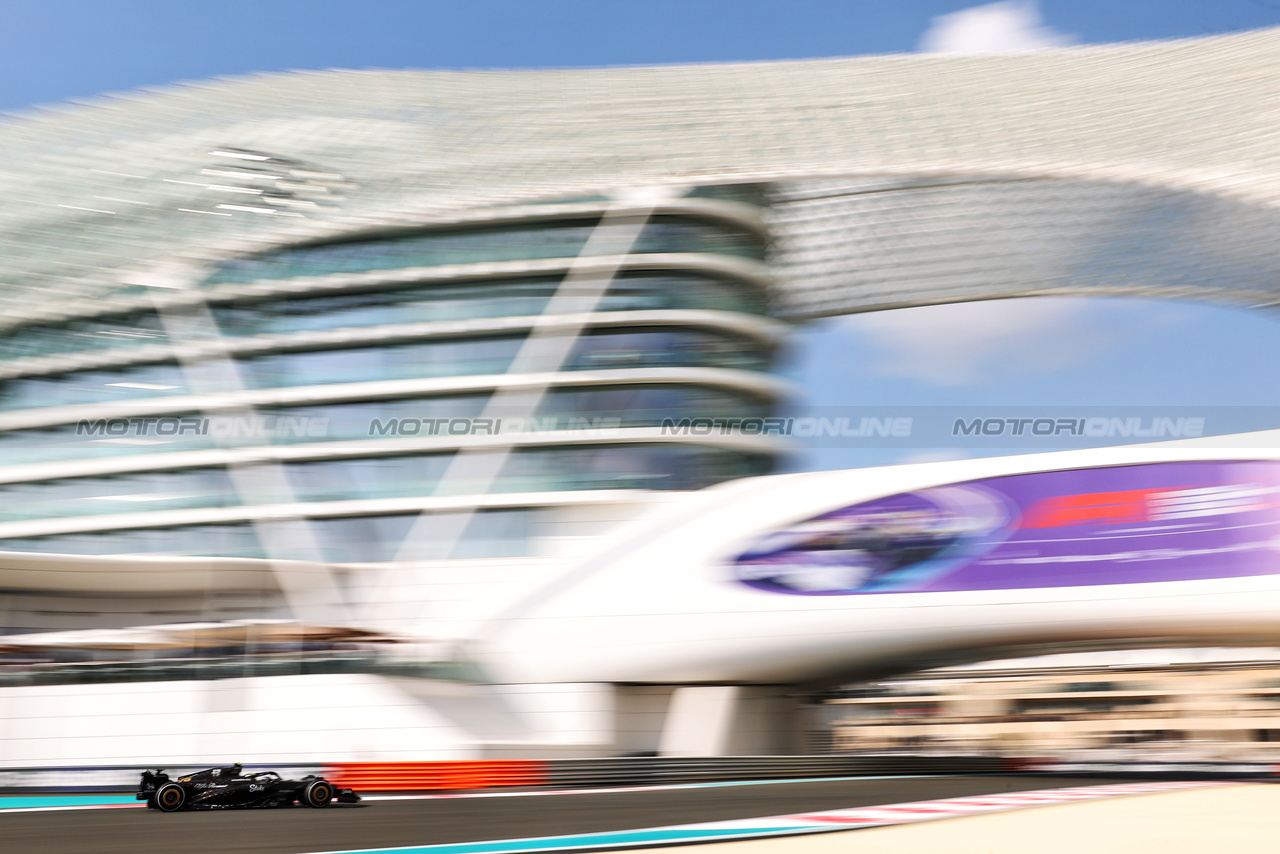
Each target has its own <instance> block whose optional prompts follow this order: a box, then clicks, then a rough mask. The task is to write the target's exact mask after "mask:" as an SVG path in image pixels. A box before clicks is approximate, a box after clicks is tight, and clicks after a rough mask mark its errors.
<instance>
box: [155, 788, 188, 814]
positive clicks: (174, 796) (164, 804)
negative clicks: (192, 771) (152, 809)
mask: <svg viewBox="0 0 1280 854" xmlns="http://www.w3.org/2000/svg"><path fill="white" fill-rule="evenodd" d="M154 800H155V804H156V809H158V810H160V811H161V812H177V811H178V810H180V809H182V808H183V807H184V806H186V803H187V790H186V789H184V788H182V787H181V786H179V785H178V784H177V783H165V784H164V785H163V786H161V787H160V788H158V789H156V794H155V798H154Z"/></svg>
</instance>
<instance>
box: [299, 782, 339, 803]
mask: <svg viewBox="0 0 1280 854" xmlns="http://www.w3.org/2000/svg"><path fill="white" fill-rule="evenodd" d="M333 794H334V793H333V786H331V785H329V781H328V780H312V781H311V782H309V783H307V785H306V787H305V788H303V790H302V802H303V803H304V804H306V805H307V806H309V807H314V808H315V809H324V808H325V807H327V806H329V804H331V803H333Z"/></svg>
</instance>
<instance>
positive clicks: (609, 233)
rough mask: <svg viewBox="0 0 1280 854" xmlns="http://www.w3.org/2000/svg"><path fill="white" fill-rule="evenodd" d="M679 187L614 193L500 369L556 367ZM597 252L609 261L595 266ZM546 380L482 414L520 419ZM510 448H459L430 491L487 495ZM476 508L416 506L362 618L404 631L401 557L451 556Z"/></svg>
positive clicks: (410, 574)
mask: <svg viewBox="0 0 1280 854" xmlns="http://www.w3.org/2000/svg"><path fill="white" fill-rule="evenodd" d="M684 192H685V190H684V188H652V189H650V188H646V189H645V190H643V191H634V192H631V193H628V194H626V195H619V196H618V197H616V200H615V202H614V203H613V205H611V206H610V208H608V209H606V211H605V212H604V214H602V216H601V218H600V221H599V222H598V223H597V224H596V227H595V228H594V229H593V230H592V232H591V234H590V235H589V236H588V238H587V240H586V242H585V243H584V244H583V246H582V249H581V250H580V251H579V253H578V256H577V258H576V259H575V262H574V263H573V264H571V265H570V267H569V269H568V271H567V272H566V274H565V276H564V278H563V279H562V280H561V281H560V283H559V285H558V286H557V287H556V290H555V292H554V293H553V294H552V296H551V298H550V299H549V300H548V301H547V304H546V305H545V306H544V308H543V311H542V314H541V316H540V318H539V320H538V323H537V324H536V325H534V327H533V328H532V329H531V330H530V332H529V335H528V337H527V338H525V340H524V342H523V344H522V345H521V346H520V349H519V350H518V351H517V353H516V355H515V358H514V359H513V360H512V362H511V365H510V367H509V368H508V370H507V373H508V374H513V375H514V374H546V375H551V374H555V373H556V372H558V371H560V370H561V369H562V368H563V367H564V365H565V364H566V363H567V362H568V360H569V357H570V355H571V354H572V353H573V349H574V347H575V346H576V345H577V343H578V341H579V340H580V338H581V334H582V331H583V329H584V328H585V327H586V325H587V323H588V322H589V321H588V318H589V316H590V315H591V314H592V313H593V312H595V311H596V309H597V307H598V306H599V304H600V301H601V300H602V299H603V298H604V296H605V294H606V293H607V292H608V290H609V288H610V286H611V285H612V284H613V280H614V278H615V277H616V275H617V272H618V270H619V269H620V268H621V266H622V263H623V261H624V259H625V258H626V256H628V255H629V254H630V253H631V250H632V248H633V247H634V246H635V244H636V241H637V240H638V239H639V237H640V235H641V234H642V233H643V231H644V229H645V226H646V225H647V224H648V222H649V219H650V217H651V216H652V213H653V210H654V208H655V207H656V205H657V204H659V203H660V202H661V201H663V200H664V199H668V198H672V197H674V196H679V195H683V193H684ZM601 256H607V257H611V258H613V259H615V260H614V262H613V263H612V264H608V265H603V266H602V265H601V264H600V263H599V259H600V257H601ZM550 385H551V381H550V380H548V381H547V382H543V383H538V384H536V385H533V386H530V387H525V388H521V389H497V390H495V392H494V393H493V395H492V396H491V397H490V398H489V400H488V402H487V403H486V404H485V408H484V412H483V417H485V418H528V417H531V416H533V415H535V414H536V413H537V411H538V408H539V407H540V406H541V404H542V400H543V398H544V397H545V395H546V392H547V390H548V388H549V387H550ZM511 451H512V448H511V446H503V447H501V448H498V449H493V450H488V449H486V450H480V449H475V450H468V449H465V448H464V449H461V450H459V451H458V452H457V453H456V454H455V455H454V457H453V459H452V460H450V462H449V465H448V467H447V468H446V469H445V472H444V474H443V475H442V476H441V478H440V480H439V482H438V483H437V485H436V489H435V492H434V494H435V495H437V496H447V495H459V494H470V495H483V494H485V493H488V492H489V491H490V490H491V489H492V487H493V484H494V481H495V480H496V479H497V478H498V476H499V474H500V473H501V471H502V469H503V467H504V466H505V465H506V463H507V460H508V459H509V457H510V455H511ZM476 512H477V511H476V510H475V509H474V508H468V509H466V510H460V511H449V512H434V513H433V512H430V511H424V512H423V513H422V514H421V515H419V516H418V518H417V520H416V521H415V522H414V524H413V526H412V527H411V528H410V530H409V532H408V533H407V534H406V536H405V539H404V542H403V543H402V544H401V546H400V549H399V551H398V552H397V553H396V556H395V562H396V564H398V565H399V567H398V568H397V567H394V566H393V567H391V568H388V570H387V572H385V573H384V574H383V577H382V579H381V580H380V583H379V584H378V585H377V586H376V588H375V591H371V592H374V593H375V595H376V596H377V598H378V599H385V601H369V602H368V603H367V604H368V606H369V607H370V608H371V609H372V610H371V612H370V614H369V616H370V617H371V618H372V619H373V620H374V621H376V622H378V623H380V624H383V625H384V626H386V627H387V628H391V625H387V624H388V623H390V624H392V625H394V627H395V628H396V629H398V630H401V631H407V632H412V631H413V630H414V629H415V628H416V627H417V625H418V623H419V622H420V620H421V619H422V612H423V609H424V608H426V607H429V605H430V603H428V602H423V601H418V600H416V599H415V598H414V597H413V596H412V594H410V595H409V596H408V597H406V595H405V594H406V593H410V591H412V590H413V589H414V585H413V584H412V581H413V579H414V576H416V575H417V572H416V571H415V570H414V569H413V568H412V567H410V566H406V563H407V562H412V561H422V560H433V559H442V558H448V557H450V556H451V555H453V553H454V551H455V549H456V548H457V545H458V543H459V542H460V541H461V539H462V537H463V535H464V534H465V532H466V529H467V527H468V526H469V525H470V524H471V522H472V520H473V519H474V518H475V515H476Z"/></svg>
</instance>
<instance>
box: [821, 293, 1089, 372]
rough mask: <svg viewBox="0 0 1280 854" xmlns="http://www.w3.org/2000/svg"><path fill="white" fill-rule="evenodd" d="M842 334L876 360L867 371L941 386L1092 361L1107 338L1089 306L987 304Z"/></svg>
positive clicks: (864, 317)
mask: <svg viewBox="0 0 1280 854" xmlns="http://www.w3.org/2000/svg"><path fill="white" fill-rule="evenodd" d="M838 323H839V324H840V328H841V329H842V330H844V331H845V332H847V333H849V334H853V335H857V336H859V337H861V338H863V339H865V340H868V341H869V342H871V343H872V345H873V346H874V347H876V349H877V350H879V352H880V358H879V360H878V361H877V363H876V364H875V365H874V366H873V370H875V372H876V373H878V374H880V375H882V376H890V377H901V378H903V379H912V380H917V381H923V382H926V383H930V384H932V385H940V386H963V385H972V384H975V383H979V382H985V381H989V380H990V379H992V377H993V375H1006V376H1007V375H1010V374H1021V373H1034V372H1037V371H1051V370H1055V369H1058V368H1062V367H1065V366H1067V365H1071V364H1074V363H1077V362H1082V361H1086V360H1088V359H1091V358H1093V357H1094V356H1096V355H1097V353H1098V352H1099V350H1100V349H1102V348H1105V347H1107V346H1108V345H1110V344H1111V343H1113V342H1112V341H1111V340H1109V339H1111V338H1112V335H1113V332H1112V330H1110V329H1107V328H1105V325H1104V324H1101V323H1099V318H1098V315H1097V310H1096V307H1095V306H1093V305H1092V301H1090V300H1082V299H1067V298H1053V297H1042V298H1038V299H1009V300H989V301H986V302H968V303H957V304H955V305H936V306H926V307H924V308H911V309H901V310H899V311H880V312H872V313H868V314H857V315H850V316H848V317H844V318H841V319H840V320H839V321H838Z"/></svg>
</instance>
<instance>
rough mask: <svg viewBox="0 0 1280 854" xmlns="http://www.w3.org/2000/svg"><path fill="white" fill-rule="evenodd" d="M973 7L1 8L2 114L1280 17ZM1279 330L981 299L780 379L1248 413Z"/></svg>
mask: <svg viewBox="0 0 1280 854" xmlns="http://www.w3.org/2000/svg"><path fill="white" fill-rule="evenodd" d="M977 5H979V4H977V3H972V2H968V3H966V2H946V0H898V2H884V0H875V2H873V0H843V2H840V0H830V2H823V0H776V1H775V0H642V2H630V3H623V2H608V0H544V1H543V2H534V0H465V2H458V0H452V1H451V2H429V0H363V2H358V3H357V2H354V0H219V2H205V0H39V1H38V2H32V0H5V2H4V3H3V4H0V81H2V82H0V110H8V111H21V110H24V109H26V108H29V107H31V106H32V105H36V104H42V103H50V102H56V101H61V100H66V99H72V98H78V97H88V96H92V95H95V94H98V93H101V92H108V91H118V90H124V89H132V88H137V87H141V86H148V85H162V84H165V83H168V82H172V81H177V80H189V79H199V78H206V77H213V76H219V75H236V74H246V73H251V72H254V71H283V70H289V69H311V68H535V67H574V66H596V65H628V64H660V63H682V62H717V61H732V60H764V59H785V58H800V57H817V56H839V55H855V54H874V53H895V52H907V51H914V50H917V49H919V48H920V47H922V46H930V45H932V46H934V47H939V46H941V47H950V48H951V49H954V48H955V47H956V46H957V45H959V46H960V47H961V48H963V47H964V46H965V45H970V46H972V45H974V44H977V45H978V47H979V48H982V47H989V46H995V47H1000V46H1003V45H1005V44H1006V42H1007V40H1008V39H1012V40H1013V41H1014V42H1015V43H1017V44H1020V45H1030V46H1036V45H1043V46H1048V45H1053V44H1068V43H1103V42H1114V41H1128V40H1141V39H1153V38H1179V37H1189V36H1202V35H1212V34H1216V33H1225V32H1233V31H1238V30H1245V29H1252V28H1257V27H1266V26H1276V25H1280V0H1160V2H1154V0H1145V1H1144V2H1139V1H1138V0H1041V2H1040V3H1039V4H1038V5H1037V4H1031V3H1014V4H1005V5H1004V6H1003V7H1001V8H1000V9H998V10H997V12H999V14H998V15H996V17H995V18H993V17H992V15H991V14H987V15H986V17H983V14H985V13H982V12H979V13H978V14H972V13H967V14H964V15H961V16H960V17H955V16H954V13H957V12H961V11H962V10H966V9H971V8H972V7H974V6H977ZM948 15H951V16H952V17H949V18H948V17H941V16H948ZM1019 16H1021V17H1019ZM1037 16H1038V20H1037ZM996 18H999V20H996ZM1002 28H1003V29H1002ZM984 39H986V40H987V41H984ZM975 40H976V41H975ZM1278 331H1280V329H1278V328H1277V327H1276V325H1275V322H1274V321H1273V320H1271V319H1270V318H1269V317H1266V316H1263V315H1261V314H1254V313H1249V312H1244V311H1240V310H1230V309H1224V308H1215V307H1207V306H1202V305H1196V304H1193V303H1171V302H1151V301H1142V300H1134V299H1124V300H1119V299H1117V300H1101V299H1094V300H1065V299H1055V300H1039V301H1019V302H1016V303H1008V302H1005V303H977V304H971V305H966V306H954V307H938V308H925V309H911V310H906V311H901V312H882V313H877V314H868V315H859V316H855V317H848V318H841V319H837V320H833V321H827V322H824V323H822V324H818V325H816V326H815V327H813V328H812V329H811V330H809V331H808V332H807V333H805V334H804V335H802V336H800V337H799V338H798V340H797V342H796V346H795V347H794V349H793V352H792V353H791V354H790V356H789V359H788V362H787V365H786V367H785V370H786V372H787V374H788V375H789V376H791V377H793V378H794V379H795V380H796V381H797V382H798V383H799V384H800V385H801V386H802V387H803V388H804V389H805V390H806V396H807V397H808V400H809V402H810V403H811V404H821V405H828V406H847V407H859V406H874V407H885V406H888V407H929V406H937V407H950V406H974V405H989V406H1011V407H1037V406H1083V407H1088V406H1153V407H1161V406H1181V407H1187V406H1191V407H1206V408H1221V407H1242V406H1259V407H1262V406H1271V405H1273V404H1276V403H1280V373H1278V372H1276V371H1274V370H1272V369H1271V367H1270V366H1271V365H1274V364H1280V335H1277V332H1278ZM1028 353H1030V354H1032V355H1033V357H1032V358H1027V357H1026V354H1028ZM1276 426H1280V419H1278V420H1277V422H1276ZM994 452H995V451H990V450H988V451H983V453H994ZM922 453H923V454H927V453H936V452H930V451H921V450H920V449H911V450H906V451H888V450H876V449H856V448H821V449H815V450H813V451H812V452H811V453H809V454H808V455H806V456H804V457H802V458H799V459H797V461H796V463H795V464H796V465H797V466H798V467H805V468H809V467H815V468H830V467H846V466H853V465H861V464H871V463H883V462H892V461H898V460H902V459H910V458H914V457H916V456H918V455H920V454H922ZM947 453H951V452H948V451H942V452H941V454H942V455H945V454H947Z"/></svg>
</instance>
